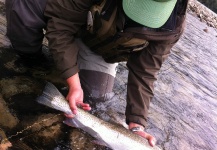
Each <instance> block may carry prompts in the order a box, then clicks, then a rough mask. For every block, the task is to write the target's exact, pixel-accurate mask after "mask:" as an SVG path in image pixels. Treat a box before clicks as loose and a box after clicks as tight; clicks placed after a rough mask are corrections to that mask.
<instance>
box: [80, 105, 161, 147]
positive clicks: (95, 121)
mask: <svg viewBox="0 0 217 150" xmlns="http://www.w3.org/2000/svg"><path fill="white" fill-rule="evenodd" d="M76 118H77V119H78V120H79V121H80V122H81V123H82V124H83V125H84V126H85V127H89V128H90V129H92V130H93V131H94V132H96V133H97V134H98V135H92V136H94V137H96V136H98V137H100V138H101V139H102V140H103V141H104V142H105V143H106V145H108V146H109V147H110V148H112V149H114V150H159V148H158V147H154V148H153V147H151V146H149V143H148V142H147V140H146V139H144V138H142V137H140V136H138V135H136V134H134V133H132V132H131V131H130V130H128V129H126V128H124V127H123V126H120V125H116V124H111V123H108V122H105V121H103V120H101V119H99V118H97V117H95V116H93V115H91V114H89V113H87V112H85V111H84V110H81V109H79V110H78V114H77V115H76ZM86 132H88V131H86ZM96 138H97V137H96Z"/></svg>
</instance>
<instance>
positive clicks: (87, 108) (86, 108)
mask: <svg viewBox="0 0 217 150" xmlns="http://www.w3.org/2000/svg"><path fill="white" fill-rule="evenodd" d="M82 109H84V110H86V111H90V110H91V107H89V106H88V107H82Z"/></svg>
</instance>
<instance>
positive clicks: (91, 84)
mask: <svg viewBox="0 0 217 150" xmlns="http://www.w3.org/2000/svg"><path fill="white" fill-rule="evenodd" d="M79 77H80V80H81V85H82V88H83V90H84V96H85V100H86V101H105V100H106V99H108V98H109V97H110V94H109V93H111V92H112V89H113V85H114V77H113V76H111V75H109V74H107V73H103V72H98V71H92V70H81V71H80V72H79Z"/></svg>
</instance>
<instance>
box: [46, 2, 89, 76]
mask: <svg viewBox="0 0 217 150" xmlns="http://www.w3.org/2000/svg"><path fill="white" fill-rule="evenodd" d="M91 5H92V1H91V0H73V1H72V0H58V1H57V0H55V1H54V0H48V2H47V6H46V9H45V13H44V14H45V16H46V17H47V18H48V24H47V33H46V37H47V38H48V40H49V48H50V50H51V52H52V53H53V56H54V60H55V62H56V65H57V68H58V69H59V70H60V72H61V74H62V77H63V78H65V79H66V78H69V77H70V76H72V75H74V74H75V73H77V72H78V66H77V54H78V46H77V45H76V43H75V34H76V33H77V32H78V30H80V28H81V27H82V26H83V25H85V23H86V21H87V12H88V10H89V8H90V6H91Z"/></svg>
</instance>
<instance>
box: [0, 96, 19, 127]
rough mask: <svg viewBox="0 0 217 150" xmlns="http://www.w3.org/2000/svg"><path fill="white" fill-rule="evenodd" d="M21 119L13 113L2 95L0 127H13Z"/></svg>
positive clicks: (0, 100)
mask: <svg viewBox="0 0 217 150" xmlns="http://www.w3.org/2000/svg"><path fill="white" fill-rule="evenodd" d="M18 122H19V120H18V119H17V117H15V116H14V115H13V114H11V112H10V110H9V108H8V107H7V104H6V102H5V101H4V99H3V98H2V96H1V95H0V129H1V128H4V129H5V128H6V129H7V128H9V129H12V128H13V127H15V126H16V125H17V124H18Z"/></svg>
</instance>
